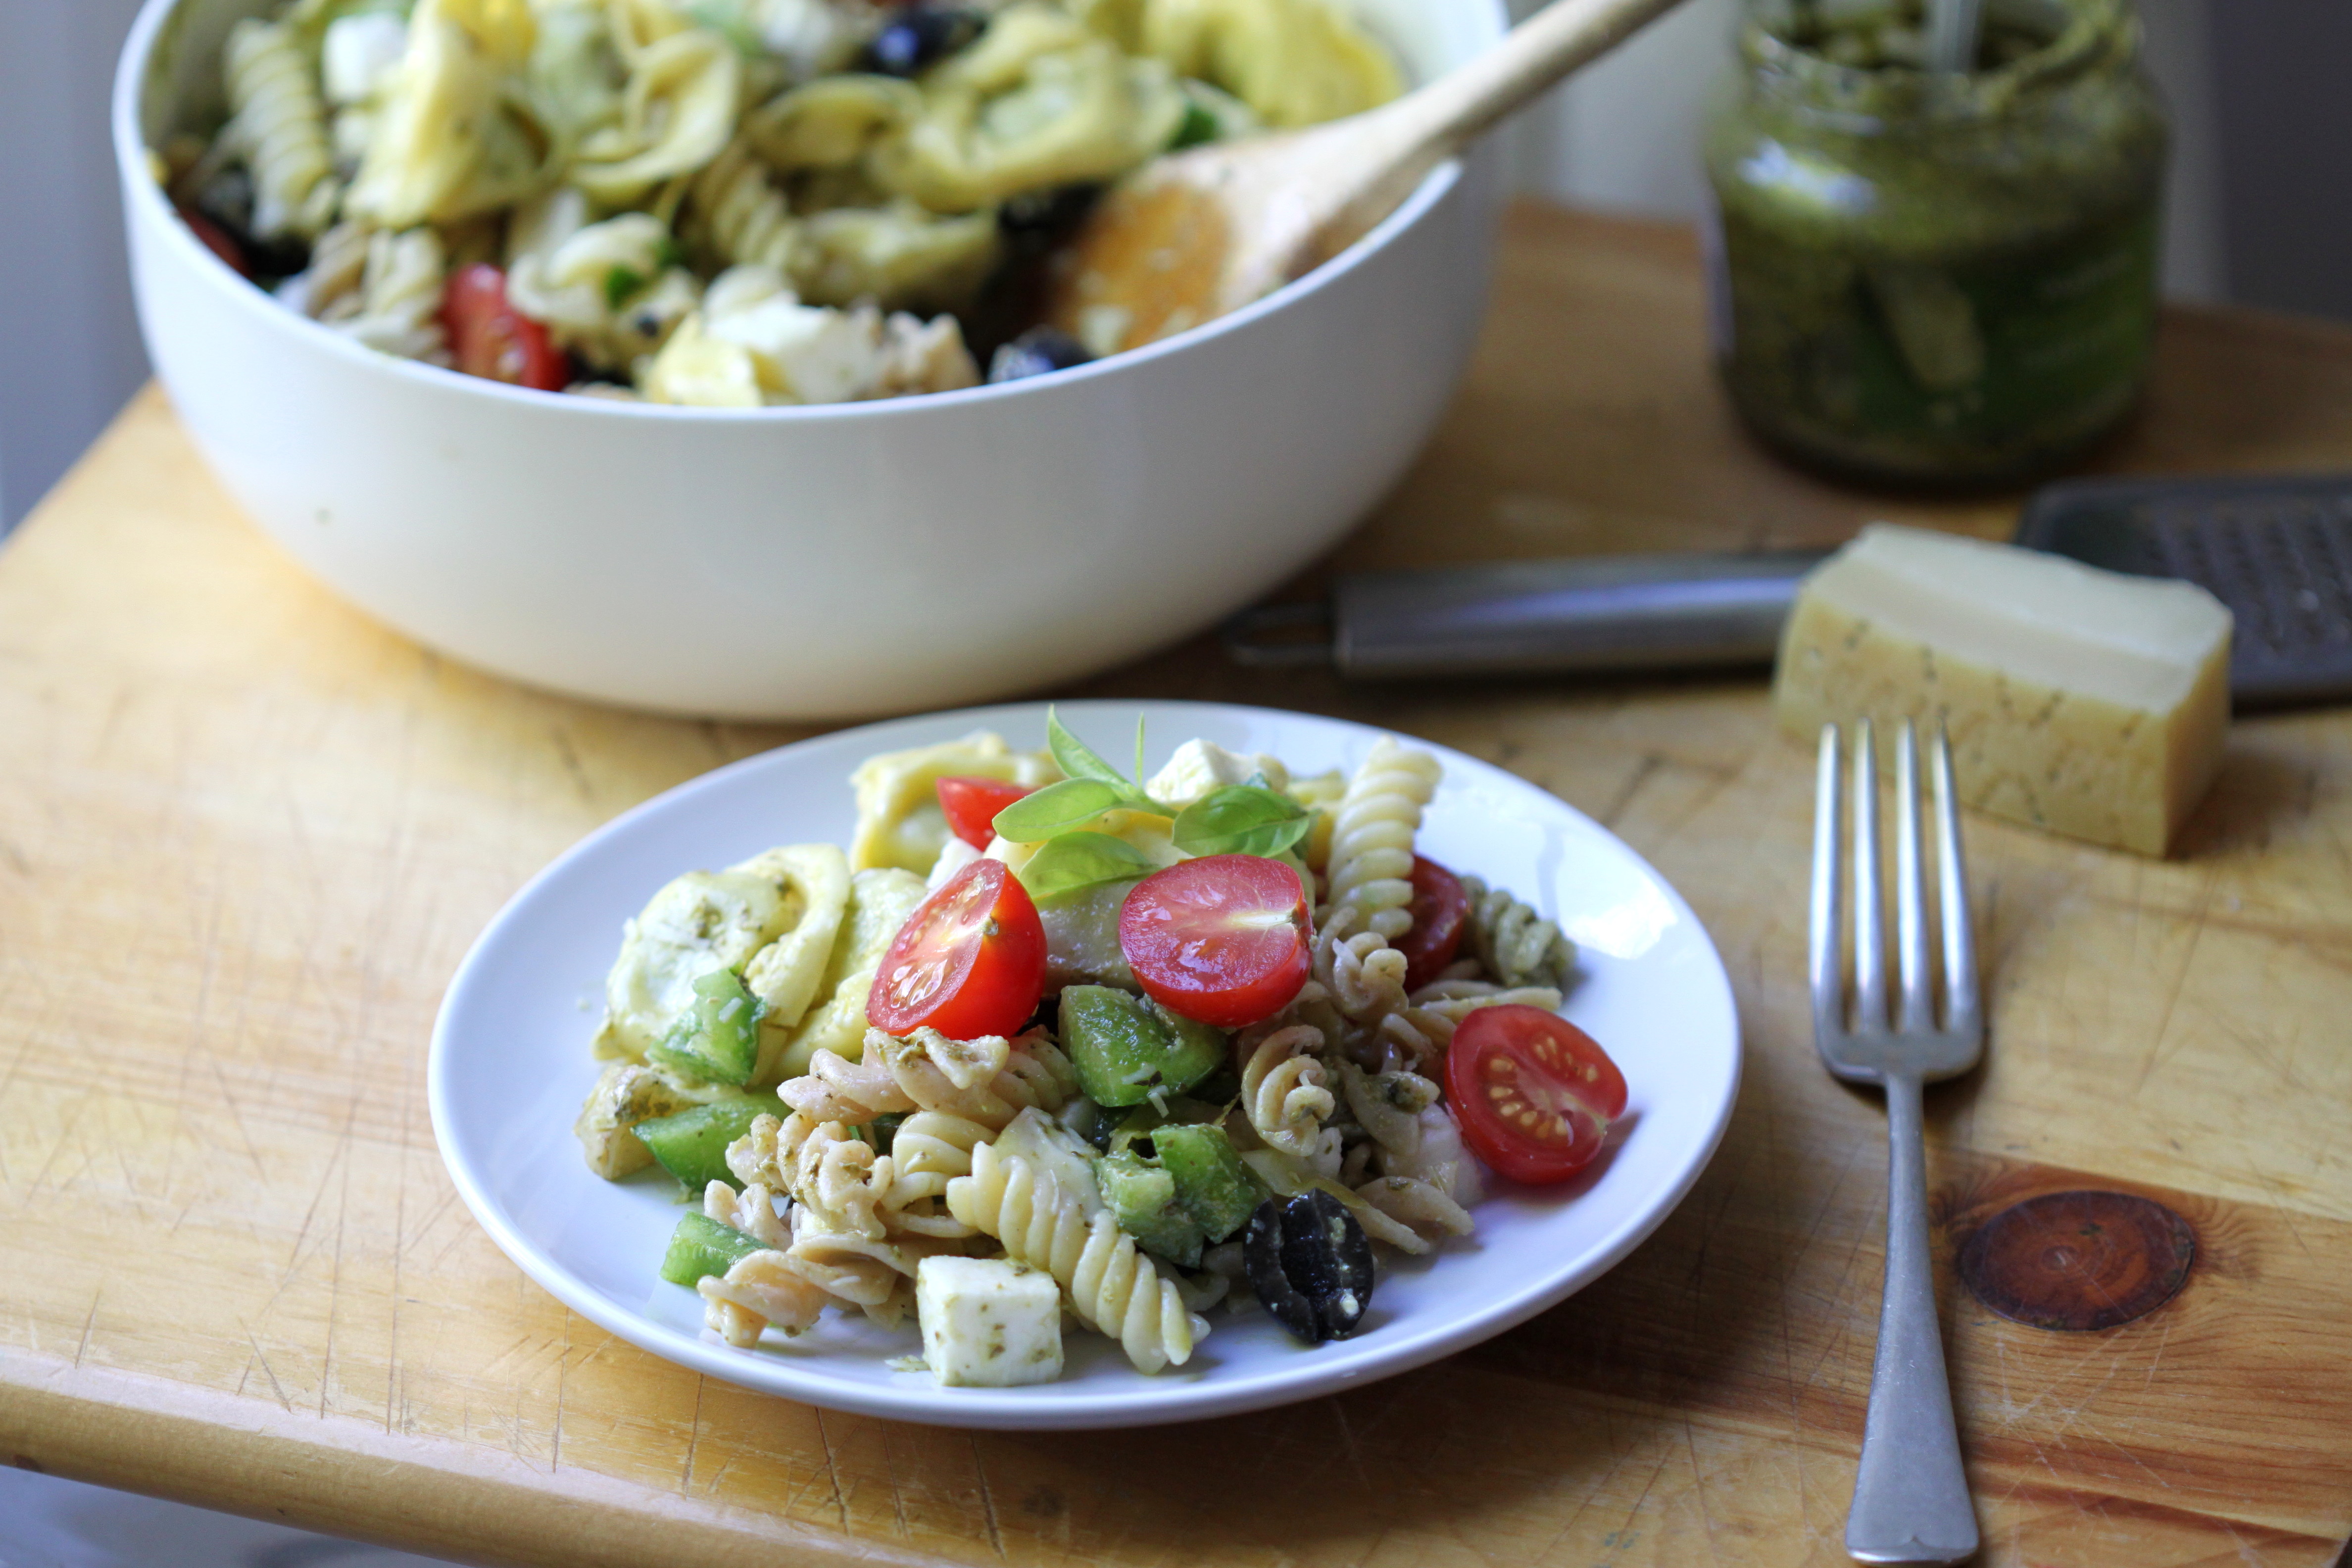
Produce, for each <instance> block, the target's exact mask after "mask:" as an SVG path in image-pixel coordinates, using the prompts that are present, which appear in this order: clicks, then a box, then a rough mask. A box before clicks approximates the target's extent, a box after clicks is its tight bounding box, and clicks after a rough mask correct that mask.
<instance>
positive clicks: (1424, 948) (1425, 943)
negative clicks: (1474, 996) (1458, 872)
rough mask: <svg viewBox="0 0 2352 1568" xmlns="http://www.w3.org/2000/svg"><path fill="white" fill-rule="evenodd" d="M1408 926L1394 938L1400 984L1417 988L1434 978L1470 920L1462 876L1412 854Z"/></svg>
mask: <svg viewBox="0 0 2352 1568" xmlns="http://www.w3.org/2000/svg"><path fill="white" fill-rule="evenodd" d="M1410 912H1411V914H1412V930H1410V931H1406V932H1405V933H1404V934H1403V935H1402V936H1401V937H1399V938H1397V941H1396V949H1397V951H1398V952H1402V953H1403V954H1404V964H1405V969H1404V988H1405V989H1406V990H1408V991H1418V990H1420V989H1421V988H1422V987H1423V986H1424V985H1426V984H1429V983H1430V982H1431V981H1433V980H1434V979H1436V978H1437V976H1438V973H1439V972H1440V971H1442V970H1443V969H1444V967H1445V966H1446V965H1447V964H1449V963H1453V962H1454V954H1455V953H1457V952H1461V951H1462V932H1463V930H1464V929H1465V927H1466V926H1468V924H1469V923H1470V895H1469V894H1468V893H1465V892H1464V891H1463V890H1462V879H1461V878H1459V877H1457V876H1455V875H1454V873H1453V872H1451V871H1449V870H1447V869H1446V868H1444V867H1443V866H1441V865H1439V864H1438V863H1437V862H1436V861H1434V860H1429V859H1424V858H1422V857H1421V856H1419V855H1416V856H1414V857H1413V858H1412V906H1411V909H1410Z"/></svg>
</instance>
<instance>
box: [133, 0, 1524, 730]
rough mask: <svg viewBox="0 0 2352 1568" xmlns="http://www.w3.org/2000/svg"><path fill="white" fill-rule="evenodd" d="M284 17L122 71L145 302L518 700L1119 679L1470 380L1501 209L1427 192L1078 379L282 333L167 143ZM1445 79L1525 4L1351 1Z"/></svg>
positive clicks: (253, 430)
mask: <svg viewBox="0 0 2352 1568" xmlns="http://www.w3.org/2000/svg"><path fill="white" fill-rule="evenodd" d="M268 7H269V0H148V4H147V5H146V7H145V8H144V9H143V10H142V12H141V14H140V16H139V20H138V24H137V25H136V26H134V27H133V28H132V29H131V38H130V42H129V43H128V44H127V45H126V46H125V47H124V51H123V57H122V62H121V68H120V70H119V71H118V73H117V76H116V80H115V95H114V136H115V151H116V155H117V163H118V165H119V167H120V172H121V180H122V186H123V206H124V211H125V215H126V222H127V225H128V227H129V231H130V238H131V280H132V285H133V289H134V292H135V293H136V295H137V298H138V303H139V316H140V322H141V326H142V329H143V331H145V334H146V339H147V347H148V352H149V353H150V355H151V356H152V359H153V361H154V364H155V369H156V372H157V374H159V375H160V376H161V377H162V379H163V384H164V386H165V388H166V389H167V390H168V391H169V392H170V394H171V396H172V401H173V405H175V406H176V407H177V409H178V410H179V414H180V417H181V419H182V421H183V422H184V424H185V426H187V429H188V432H189V434H190V435H191V436H192V437H194V440H195V443H196V446H197V447H198V448H199V450H201V451H202V452H203V453H204V455H205V458H206V459H207V460H208V461H209V462H210V463H211V464H212V466H213V468H214V469H215V472H217V473H218V474H219V476H220V478H221V479H222V481H223V482H224V483H225V484H226V486H227V487H228V489H229V491H230V492H231V493H232V494H233V495H234V496H235V497H236V499H237V500H238V501H239V502H241V503H242V504H243V505H244V506H245V508H246V509H247V510H248V511H249V512H251V513H252V515H253V516H254V518H255V519H256V520H257V521H258V522H260V524H261V525H262V526H263V527H264V528H265V529H267V530H268V532H269V533H270V534H271V535H272V536H273V537H275V538H276V539H277V541H278V543H279V544H280V545H281V546H283V547H284V549H285V550H286V551H287V552H288V553H289V554H290V555H292V556H293V557H294V558H295V559H296V560H297V561H299V562H300V563H302V564H303V565H304V566H306V567H308V568H309V569H310V571H311V572H312V573H313V574H316V575H317V576H318V577H320V579H321V580H322V581H324V582H325V583H326V584H328V585H329V586H330V587H331V588H333V589H334V590H336V591H337V592H338V593H340V594H341V595H343V596H344V597H346V598H348V599H350V600H351V601H352V603H354V604H356V605H359V606H360V607H361V608H362V609H364V610H366V611H368V612H369V613H370V614H372V615H373V616H377V617H378V618H380V619H382V620H383V621H386V622H388V623H390V624H391V625H392V626H395V627H397V628H399V629H400V630H401V631H404V632H405V633H407V634H408V635H410V636H412V637H415V638H417V639H418V640H420V641H422V642H425V643H426V644H429V645H431V646H432V647H436V648H439V649H441V650H443V651H445V652H446V653H449V654H452V655H455V656H456V657H457V658H461V659H464V660H466V661H467V662H469V663H472V664H477V665H480V666H482V667H484V668H488V669H491V670H495V671H497V672H499V673H500V674H502V675H507V676H511V677H514V678H515V679H520V680H525V681H529V682H531V683H533V684H535V685H539V686H545V687H551V688H554V689H559V690H562V691H568V692H572V693H575V694H578V695H581V696H585V697H591V698H596V699H600V700H607V701H613V702H619V703H625V704H628V705H631V706H635V707H642V708H654V709H663V710H672V711H678V712H688V713H702V714H714V715H722V716H729V717H743V718H777V719H785V718H790V719H829V718H836V717H843V716H847V715H854V714H866V713H881V712H891V711H898V710H908V709H917V708H930V707H943V706H947V705H950V704H955V703H961V702H966V701H970V700H975V699H978V698H982V697H988V696H993V695H999V694H1003V693H1005V692H1010V691H1015V690H1020V689H1025V688H1032V687H1036V686H1039V685H1042V684H1044V683H1046V682H1050V681H1054V680H1058V679H1064V678H1066V677H1069V676H1073V675H1076V674H1078V673H1081V672H1083V671H1086V670H1089V669H1093V668H1100V667H1103V666H1106V665H1108V664H1111V663H1113V662H1116V661H1117V660H1119V659H1122V658H1129V657H1131V656H1133V655H1136V654H1139V653H1141V652H1143V651H1145V650H1146V649H1148V648H1150V647H1155V646H1158V645H1160V644H1163V643H1166V642H1169V641H1171V640H1173V639H1175V638H1178V637H1183V636H1185V635H1187V634H1189V633H1191V632H1192V631H1193V630H1195V629H1197V628H1199V627H1200V626H1203V625H1206V624H1207V623H1209V622H1210V621H1212V620H1213V619H1214V618H1215V617H1216V616H1220V615H1223V614H1224V613H1225V612H1227V611H1229V610H1232V609H1234V608H1236V607H1238V606H1239V605H1242V604H1244V603H1246V602H1247V601H1248V600H1249V599H1250V598H1252V597H1253V596H1255V595H1257V594H1260V593H1262V592H1264V591H1265V589H1266V588H1268V587H1270V586H1272V585H1273V584H1276V583H1277V582H1279V581H1281V580H1282V579H1283V578H1284V577H1285V576H1286V575H1288V574H1290V573H1292V572H1294V571H1296V570H1297V569H1298V568H1299V567H1300V566H1302V565H1304V564H1305V563H1307V562H1308V561H1310V560H1312V559H1313V558H1314V557H1315V556H1316V555H1317V554H1318V552H1321V551H1323V550H1324V549H1326V548H1327V547H1328V546H1329V545H1330V544H1332V543H1333V542H1335V541H1337V540H1338V539H1339V536H1340V535H1341V534H1342V533H1344V532H1345V531H1347V530H1348V529H1349V526H1351V525H1352V524H1353V523H1355V522H1356V521H1358V520H1360V518H1361V517H1362V516H1363V514H1364V513H1365V511H1366V510H1368V509H1370V506H1371V505H1372V503H1373V502H1374V501H1375V500H1378V499H1379V498H1380V496H1381V493H1382V492H1383V491H1384V490H1386V489H1388V487H1389V486H1390V485H1391V484H1392V483H1393V482H1395V480H1396V479H1398V477H1399V476H1400V475H1401V474H1402V471H1403V470H1404V468H1405V467H1406V465H1407V464H1408V463H1410V462H1411V461H1412V458H1413V457H1414V455H1415V454H1416V453H1417V452H1418V451H1419V450H1420V448H1421V447H1422V445H1423V442H1424V441H1425V440H1426V439H1427V437H1428V436H1429V433H1430V431H1431V429H1432V427H1433V426H1434V425H1435V423H1436V421H1437V419H1438V417H1439V416H1440V415H1441V414H1442V413H1443V412H1444V408H1445V405H1446V404H1447V402H1448V400H1449V399H1450V397H1451V395H1452V393H1453V390H1454V384H1455V383H1456V381H1457V380H1458V379H1459V378H1460V375H1461V373H1462V369H1463V367H1464V365H1465V363H1466V361H1467V358H1468V356H1469V353H1470V349H1471V344H1472V341H1473V339H1474V338H1475V334H1476V331H1477V327H1478V321H1479V318H1480V316H1481V315H1482V314H1483V312H1484V310H1485V305H1486V286H1487V281H1488V277H1489V273H1490V271H1491V267H1492V259H1493V258H1492V251H1493V238H1494V219H1495V213H1496V200H1497V195H1496V192H1497V188H1498V187H1497V183H1496V179H1495V176H1494V169H1493V167H1492V160H1491V158H1487V157H1481V158H1474V159H1472V160H1470V161H1469V162H1468V163H1466V164H1465V165H1464V166H1461V167H1452V166H1449V167H1447V168H1445V169H1443V170H1440V171H1439V172H1438V173H1437V174H1433V175H1432V176H1430V178H1429V180H1428V182H1427V183H1426V184H1423V187H1422V188H1421V189H1420V190H1419V191H1418V192H1416V193H1415V194H1414V195H1413V197H1412V199H1411V200H1410V201H1409V202H1407V203H1406V204H1405V205H1404V206H1403V207H1402V209H1400V210H1399V211H1398V212H1397V213H1396V214H1395V215H1394V216H1391V218H1390V219H1389V220H1388V221H1387V222H1386V223H1384V224H1383V225H1381V227H1380V228H1379V229H1378V230H1377V231H1375V232H1374V233H1373V234H1372V235H1371V236H1370V237H1369V238H1368V239H1367V240H1366V241H1365V242H1364V243H1362V244H1361V245H1360V246H1358V247H1355V248H1354V249H1353V250H1351V251H1350V252H1349V254H1347V255H1346V256H1343V257H1342V258H1339V260H1338V261H1336V262H1335V263H1333V264H1332V265H1330V266H1328V267H1325V268H1321V269H1320V270H1318V272H1316V273H1315V274H1313V275H1312V276H1310V277H1308V278H1307V279H1302V280H1300V281H1299V282H1297V283H1296V284H1293V285H1292V286H1290V287H1289V288H1286V289H1283V290H1282V291H1281V292H1279V293H1277V294H1276V295H1274V296H1272V297H1271V298H1269V299H1267V300H1263V301H1261V302H1260V303H1259V304H1257V305H1255V306H1253V307H1251V308H1250V309H1248V310H1242V311H1238V312H1236V313H1234V315H1232V316H1228V317H1226V318H1224V319H1223V320H1221V321H1213V322H1212V323H1210V324H1208V325H1207V326H1204V327H1201V328H1198V329H1195V330H1194V331H1190V332H1187V333H1184V334H1183V335H1181V336H1180V337H1177V338H1173V339H1171V340H1169V341H1167V342H1161V343H1157V344H1154V345H1152V346H1150V347H1148V348H1144V349H1140V350H1137V351H1135V352H1133V353H1125V354H1120V355H1118V356H1117V357H1115V358H1112V359H1108V360H1105V361H1102V362H1099V363H1096V364H1093V365H1088V366H1086V367H1084V368H1082V369H1079V370H1076V371H1069V372H1065V373H1063V374H1058V375H1054V376H1049V377H1045V378H1041V379H1039V380H1035V381H1030V382H1022V383H1014V384H1010V385H1006V386H1001V387H979V388H974V389H972V390H971V391H968V392H957V393H950V394H946V395H938V396H929V397H918V398H908V399H903V400H898V401H894V402H886V403H864V404H848V405H837V406H828V407H814V408H775V409H761V410H754V411H744V412H730V411H719V410H709V409H677V408H660V407H653V406H648V405H630V404H616V403H609V402H603V401H598V400H594V399H589V398H578V397H567V396H562V395H555V394H550V393H540V392H530V391H524V390H521V389H519V388H513V387H508V386H503V385H499V384H495V383H492V382H488V381H483V380H478V379H476V378H473V377H468V376H463V375H459V374H456V373H454V372H450V371H444V370H439V369H436V368H434V367H432V366H430V365H424V364H419V363H413V362H410V361H405V360H398V359H393V358H390V357H387V356H384V355H382V354H378V353H373V352H371V351H369V350H367V349H363V348H361V347H360V346H358V345H357V344H355V343H353V342H350V341H349V340H348V339H346V338H344V337H342V336H341V335H339V334H337V333H335V332H332V331H328V330H327V329H325V328H323V327H320V326H319V325H318V324H317V323H315V322H312V321H307V320H304V319H302V318H301V317H299V316H297V315H295V314H293V313H292V312H290V311H288V310H284V309H282V308H281V307H279V306H278V304H277V303H276V302H275V301H273V300H269V299H268V298H267V297H265V296H264V295H263V294H262V293H261V292H260V291H258V290H257V289H254V288H253V287H252V286H251V285H249V284H247V283H246V282H245V281H244V280H243V279H239V278H238V277H237V276H236V274H235V273H233V272H231V271H230V270H229V269H228V268H226V267H225V266H223V265H222V264H221V263H220V262H219V261H218V260H217V259H215V258H214V257H213V256H212V255H211V254H210V253H209V252H208V251H206V250H205V248H204V247H203V246H202V245H200V244H199V243H198V242H197V241H196V239H195V237H194V236H193V235H192V234H190V233H189V232H188V231H187V229H186V228H185V227H184V226H182V225H181V224H180V223H179V222H178V220H177V219H176V218H175V217H174V216H173V214H172V211H171V208H170V205H169V204H168V203H167V202H166V201H165V200H164V198H163V195H162V193H161V192H160V191H158V190H157V188H156V186H155V184H154V182H153V180H152V178H151V177H150V175H149V174H148V172H147V170H148V164H147V153H146V149H147V148H148V146H149V145H150V144H152V143H154V142H160V140H161V139H162V137H163V135H164V134H166V133H167V132H171V131H173V130H174V129H177V128H179V127H182V126H184V125H186V126H198V125H204V124H209V123H211V122H212V121H211V120H210V119H208V118H207V117H208V116H214V117H216V116H217V114H218V113H219V111H220V104H221V89H220V85H219V77H220V73H219V68H218V61H219V58H220V54H219V49H220V43H221V40H222V39H223V37H225V36H226V32H227V30H228V27H229V25H230V24H231V23H232V22H233V21H235V20H236V18H237V17H239V16H248V15H253V14H256V13H258V12H261V11H264V10H266V9H268ZM1359 9H1360V11H1361V13H1362V14H1363V15H1364V16H1366V18H1367V19H1368V20H1369V21H1370V23H1371V24H1372V25H1373V26H1375V27H1376V28H1377V29H1378V30H1379V31H1380V32H1381V35H1382V36H1383V37H1386V38H1387V39H1388V40H1389V41H1390V42H1391V44H1393V45H1394V46H1395V47H1397V48H1398V49H1399V51H1400V52H1401V53H1402V54H1403V55H1404V56H1405V58H1406V59H1407V63H1408V64H1409V66H1410V67H1411V68H1412V72H1413V74H1414V75H1416V76H1417V77H1420V78H1422V79H1427V78H1428V77H1430V76H1432V75H1434V74H1437V73H1439V72H1441V71H1443V70H1444V69H1446V68H1450V67H1452V66H1454V65H1455V64H1458V63H1460V62H1461V61H1462V60H1464V59H1465V58H1469V57H1470V56H1472V55H1474V54H1475V53H1477V52H1479V51H1480V50H1482V49H1484V48H1486V47H1489V46H1490V45H1492V44H1493V43H1494V42H1495V41H1496V39H1497V38H1499V37H1501V36H1502V32H1503V30H1504V27H1505V26H1506V21H1505V17H1504V14H1503V7H1502V4H1501V0H1359Z"/></svg>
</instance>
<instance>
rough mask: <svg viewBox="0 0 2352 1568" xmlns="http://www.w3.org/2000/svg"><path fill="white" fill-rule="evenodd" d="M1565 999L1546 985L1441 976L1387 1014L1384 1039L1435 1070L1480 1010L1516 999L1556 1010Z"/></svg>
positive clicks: (1381, 1025) (1420, 1064) (1402, 1053)
mask: <svg viewBox="0 0 2352 1568" xmlns="http://www.w3.org/2000/svg"><path fill="white" fill-rule="evenodd" d="M1559 1002H1560V996H1559V992H1558V991H1555V990H1553V989H1552V988H1551V987H1549V986H1546V985H1522V986H1514V987H1511V988H1509V989H1505V988H1504V987H1502V986H1499V985H1496V984H1491V983H1489V982H1486V981H1482V980H1441V981H1438V982H1437V983H1435V984H1431V985H1424V986H1423V987H1422V988H1421V989H1420V990H1418V991H1416V992H1414V993H1413V994H1412V996H1411V997H1410V998H1408V999H1407V1001H1406V1005H1404V1006H1402V1007H1400V1008H1398V1009H1396V1010H1395V1011H1393V1012H1390V1013H1386V1014H1383V1015H1382V1016H1381V1021H1380V1023H1379V1025H1378V1026H1377V1027H1378V1031H1379V1034H1380V1037H1381V1041H1382V1042H1383V1043H1384V1044H1386V1045H1387V1046H1389V1047H1391V1048H1392V1049H1393V1050H1394V1051H1395V1052H1396V1053H1397V1054H1399V1055H1400V1056H1402V1057H1404V1058H1407V1059H1408V1060H1409V1061H1411V1062H1412V1063H1413V1064H1415V1065H1416V1067H1417V1068H1424V1069H1429V1070H1434V1069H1435V1067H1436V1064H1438V1063H1439V1062H1442V1061H1443V1060H1444V1058H1445V1047H1447V1046H1449V1045H1451V1044H1452V1043H1453V1041H1454V1030H1455V1029H1457V1028H1459V1027H1460V1026H1461V1025H1462V1020H1463V1019H1464V1018H1466V1017H1468V1016H1470V1015H1471V1014H1472V1013H1475V1012H1476V1011H1477V1010H1478V1009H1479V1008H1481V1007H1492V1006H1495V1005H1497V1004H1501V1003H1512V1004H1516V1005H1519V1006H1523V1007H1540V1008H1542V1009H1543V1010H1544V1011H1545V1012H1547V1013H1556V1012H1558V1011H1559Z"/></svg>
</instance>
